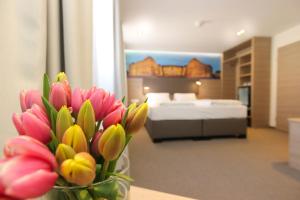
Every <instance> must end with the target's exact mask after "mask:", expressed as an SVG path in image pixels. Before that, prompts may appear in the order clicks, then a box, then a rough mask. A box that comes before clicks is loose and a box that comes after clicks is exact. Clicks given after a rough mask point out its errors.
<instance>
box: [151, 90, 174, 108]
mask: <svg viewBox="0 0 300 200" xmlns="http://www.w3.org/2000/svg"><path fill="white" fill-rule="evenodd" d="M146 96H147V98H148V104H149V105H150V106H151V105H159V104H160V103H162V102H170V101H171V99H170V94H169V93H148V94H146Z"/></svg>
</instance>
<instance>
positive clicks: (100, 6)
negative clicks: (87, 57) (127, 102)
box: [93, 0, 127, 98]
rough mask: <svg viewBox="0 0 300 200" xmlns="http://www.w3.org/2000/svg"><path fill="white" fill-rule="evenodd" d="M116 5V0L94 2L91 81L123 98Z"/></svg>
mask: <svg viewBox="0 0 300 200" xmlns="http://www.w3.org/2000/svg"><path fill="white" fill-rule="evenodd" d="M119 7H120V5H119V0H112V1H94V5H93V28H94V29H93V38H94V42H93V45H94V46H93V49H94V54H93V55H94V57H93V62H94V72H95V73H94V77H93V78H94V84H96V85H97V86H99V87H102V88H104V89H106V90H108V91H111V92H114V93H115V94H116V96H117V97H118V98H122V97H123V96H126V95H127V89H126V88H127V85H126V70H125V61H124V53H123V52H124V51H123V38H122V26H121V19H120V9H119Z"/></svg>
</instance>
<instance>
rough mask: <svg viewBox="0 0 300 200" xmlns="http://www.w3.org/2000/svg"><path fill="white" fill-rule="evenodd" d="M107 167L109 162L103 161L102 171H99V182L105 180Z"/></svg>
mask: <svg viewBox="0 0 300 200" xmlns="http://www.w3.org/2000/svg"><path fill="white" fill-rule="evenodd" d="M108 165H109V160H104V163H103V167H102V171H101V174H100V180H101V181H103V180H104V179H105V173H106V171H107V168H108Z"/></svg>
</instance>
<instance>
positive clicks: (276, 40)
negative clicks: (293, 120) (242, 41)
mask: <svg viewBox="0 0 300 200" xmlns="http://www.w3.org/2000/svg"><path fill="white" fill-rule="evenodd" d="M297 41H300V24H299V25H297V26H295V27H293V28H291V29H288V30H286V31H284V32H281V33H279V34H277V35H275V36H273V38H272V57H271V59H272V60H271V102H270V126H272V127H275V126H276V112H277V67H278V66H277V53H278V49H279V48H280V47H283V46H286V45H288V44H291V43H294V42H297Z"/></svg>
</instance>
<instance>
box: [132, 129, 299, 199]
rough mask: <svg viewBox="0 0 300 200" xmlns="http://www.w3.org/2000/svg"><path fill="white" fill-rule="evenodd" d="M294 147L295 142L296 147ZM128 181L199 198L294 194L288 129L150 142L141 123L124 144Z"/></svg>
mask: <svg viewBox="0 0 300 200" xmlns="http://www.w3.org/2000/svg"><path fill="white" fill-rule="evenodd" d="M299 148H300V147H299ZM129 152H130V161H131V163H130V170H131V176H132V177H133V178H134V179H135V182H134V183H133V185H135V186H140V187H145V188H149V189H154V190H158V191H162V192H168V193H173V194H178V195H182V196H187V197H191V198H196V199H200V200H299V199H300V171H297V170H294V169H292V168H290V167H289V166H288V163H287V161H288V135H287V134H286V133H282V132H279V131H276V130H273V129H249V130H248V139H247V140H245V139H213V140H207V141H192V140H186V141H168V142H162V143H158V144H153V143H152V142H151V140H150V138H149V136H148V134H147V132H146V130H145V129H143V130H142V131H140V132H139V133H138V134H136V135H135V137H134V139H133V140H132V141H131V144H130V146H129Z"/></svg>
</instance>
